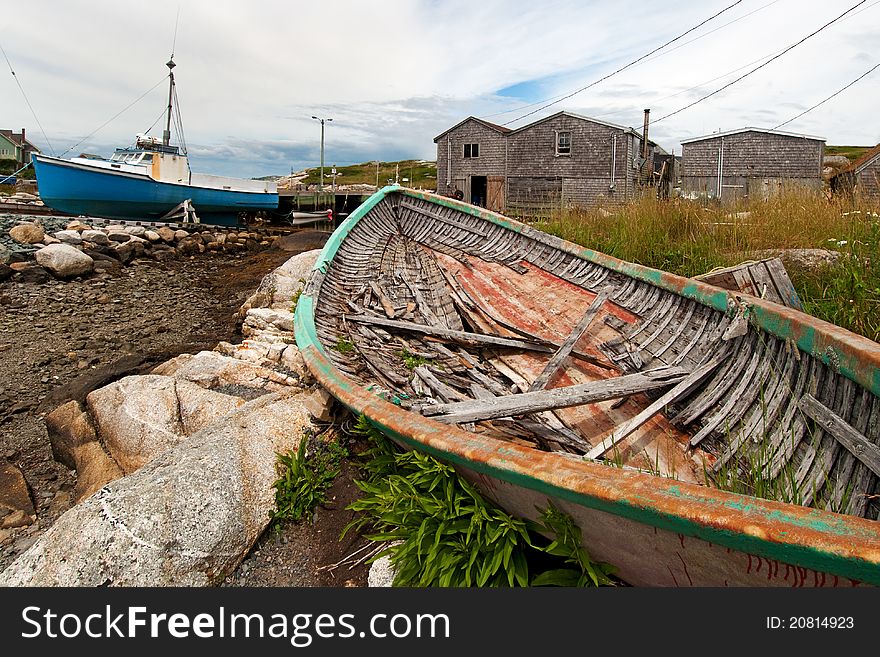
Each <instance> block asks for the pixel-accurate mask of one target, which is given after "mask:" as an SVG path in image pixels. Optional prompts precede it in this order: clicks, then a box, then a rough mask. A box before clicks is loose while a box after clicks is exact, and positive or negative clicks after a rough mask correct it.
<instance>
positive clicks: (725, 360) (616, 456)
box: [297, 187, 880, 583]
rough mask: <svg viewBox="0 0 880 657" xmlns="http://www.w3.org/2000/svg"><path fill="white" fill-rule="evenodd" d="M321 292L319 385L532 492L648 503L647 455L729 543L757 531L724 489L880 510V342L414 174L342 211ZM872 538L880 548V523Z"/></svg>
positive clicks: (789, 502)
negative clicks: (443, 191)
mask: <svg viewBox="0 0 880 657" xmlns="http://www.w3.org/2000/svg"><path fill="white" fill-rule="evenodd" d="M304 297H305V298H306V302H305V303H302V302H301V303H300V304H299V305H298V309H297V341H298V343H299V344H300V348H301V349H302V352H303V355H304V357H305V358H306V362H307V364H308V365H309V367H310V368H311V369H312V371H313V372H314V373H315V375H316V376H317V378H318V379H319V381H320V382H321V383H322V384H323V385H325V386H326V387H327V388H328V389H329V390H330V391H331V392H332V393H333V394H334V395H336V396H337V397H339V398H340V399H341V400H342V401H343V402H344V403H346V404H348V405H349V406H350V407H351V408H353V409H354V410H355V411H357V412H364V413H365V414H366V415H367V417H368V418H370V419H371V420H372V421H373V422H374V423H375V424H377V425H378V426H380V427H381V428H384V429H385V430H387V431H388V432H389V433H390V434H392V435H394V436H396V437H397V438H398V439H399V440H400V441H401V442H402V444H405V445H407V446H411V447H421V448H424V449H428V450H429V451H430V450H434V451H435V452H438V453H440V454H443V455H445V456H447V457H448V458H450V460H451V461H452V462H454V463H456V464H457V465H458V466H459V467H461V468H462V469H464V470H465V471H466V472H469V473H470V474H471V475H472V476H473V477H476V478H477V479H479V480H481V481H482V479H481V477H482V478H483V479H485V481H483V483H484V484H486V482H491V483H488V484H486V485H487V487H488V488H489V489H490V494H496V495H497V496H499V497H502V498H504V499H505V500H507V502H508V503H509V504H511V505H515V504H516V503H517V502H515V501H514V500H519V498H520V497H523V496H524V495H525V494H524V493H514V492H511V491H509V490H508V488H509V487H510V486H514V487H519V488H522V481H523V480H527V481H529V482H531V484H530V485H529V486H526V487H525V488H529V490H530V492H529V495H538V497H540V496H541V495H544V496H545V497H547V496H548V495H551V493H552V494H553V495H556V496H560V495H561V499H574V498H578V499H580V498H579V497H578V496H580V495H581V493H580V492H576V491H580V490H581V489H582V488H590V487H592V486H599V487H600V489H601V492H599V493H595V496H594V497H595V499H594V497H589V496H588V497H589V500H591V501H590V502H584V503H583V504H585V505H586V506H587V507H589V506H590V504H594V505H595V506H596V508H602V509H605V508H612V507H613V508H617V505H622V507H621V508H622V509H630V511H626V510H624V511H621V513H622V514H623V515H624V516H626V515H627V514H630V515H632V514H633V513H635V512H631V507H632V505H633V504H635V505H636V506H637V507H638V508H642V506H641V505H643V504H644V500H642V499H639V500H638V501H637V500H635V499H626V500H623V499H619V498H618V497H614V496H612V495H611V493H610V492H608V491H610V490H612V489H614V490H616V489H617V487H620V486H622V487H624V488H625V487H626V486H629V485H630V482H631V481H635V480H631V477H632V476H634V475H633V473H634V472H637V471H641V472H642V473H650V474H649V475H640V476H647V477H648V478H647V479H645V480H644V481H645V482H646V483H645V484H644V485H646V486H648V485H649V486H650V487H661V488H662V487H663V486H665V485H666V484H660V483H658V482H674V483H675V484H679V483H680V484H682V485H685V486H688V487H689V488H687V490H689V491H692V492H691V493H688V495H690V496H691V497H693V498H694V499H696V498H697V497H700V498H701V499H702V497H701V496H707V497H706V498H705V499H706V500H707V501H705V502H704V503H701V504H705V505H707V506H705V507H701V506H700V505H699V504H696V502H693V501H691V502H688V503H685V502H684V501H683V500H678V499H673V497H674V495H673V493H672V492H669V493H668V495H667V493H664V494H663V496H661V497H663V500H662V504H661V501H659V500H655V502H654V505H653V506H652V505H650V504H649V505H648V507H649V510H645V511H644V512H645V513H647V514H648V515H651V514H652V513H654V512H655V511H656V510H657V509H659V508H660V507H661V506H663V505H664V504H665V505H670V508H671V509H672V510H671V511H670V510H668V509H667V510H666V511H664V512H663V513H671V514H672V516H673V517H679V516H681V517H682V518H685V517H686V518H687V519H688V520H687V521H686V522H685V521H682V522H683V525H682V526H684V525H687V526H689V527H690V526H691V525H690V523H693V524H694V526H698V527H700V529H699V530H696V529H692V530H689V531H692V535H694V536H702V537H706V536H711V537H713V539H716V540H717V542H718V543H719V544H720V545H728V547H730V546H731V540H732V539H730V536H734V535H739V534H737V531H735V530H734V529H731V528H730V527H727V528H726V529H724V532H732V533H729V534H725V536H727V538H724V537H721V538H720V539H719V538H718V537H716V536H715V533H716V532H718V531H721V530H719V529H718V526H722V525H724V524H725V523H732V525H734V526H737V525H738V523H739V522H740V521H739V520H737V519H735V518H733V517H732V516H731V517H728V516H724V517H725V520H723V521H722V520H718V519H717V518H714V519H713V514H715V515H717V514H718V513H720V512H721V510H722V509H726V508H727V507H726V506H725V505H726V504H738V502H733V501H731V500H734V499H739V498H735V497H724V495H723V494H721V493H713V492H710V491H713V490H715V489H716V488H718V487H726V488H732V489H733V490H734V492H736V493H741V494H745V495H763V496H766V497H772V498H774V499H775V500H776V501H777V502H782V503H784V506H783V508H785V509H786V511H787V513H792V514H795V515H797V514H798V513H815V512H816V511H815V509H820V510H821V512H822V513H828V512H837V513H840V514H849V515H851V516H859V517H861V518H866V519H870V520H873V521H876V519H877V516H878V511H880V503H878V497H880V488H878V486H880V477H878V473H877V472H876V467H875V466H876V461H875V457H874V455H875V453H877V451H878V450H877V445H878V442H880V401H878V396H877V395H878V392H880V367H878V365H880V347H878V345H876V344H875V343H873V342H871V341H869V340H867V339H865V338H861V337H859V336H855V335H852V334H850V333H848V332H846V331H844V330H842V329H840V328H838V327H834V326H832V325H829V324H826V323H823V322H820V321H819V320H816V319H815V318H811V317H809V316H807V315H804V314H803V313H800V312H798V311H797V310H794V309H792V308H787V307H784V306H782V305H777V304H775V303H772V302H769V301H767V300H763V299H758V298H752V297H746V296H744V295H735V294H733V293H731V294H728V293H727V292H725V291H724V290H722V289H720V288H717V287H714V286H712V285H708V284H706V283H702V282H698V281H695V280H692V279H683V278H680V277H677V276H673V275H671V274H667V273H664V272H658V271H656V270H651V269H648V268H645V267H641V266H639V265H635V264H632V263H625V262H622V261H619V260H616V259H614V258H611V257H609V256H606V255H603V254H601V253H597V252H594V251H590V250H589V249H585V248H582V247H577V246H575V245H572V244H569V243H567V242H564V241H563V240H561V239H558V238H555V237H552V236H550V235H547V234H545V233H542V232H540V231H538V230H535V229H534V228H532V227H530V226H528V225H524V224H520V223H518V222H515V221H513V220H510V219H508V218H506V217H502V216H500V215H497V214H494V213H491V212H487V211H485V210H482V209H479V208H475V207H473V206H469V205H466V204H464V203H460V202H457V201H453V200H451V199H446V198H441V197H437V196H434V195H431V194H427V193H424V192H414V191H412V190H405V189H402V188H399V187H390V188H386V189H384V190H381V191H380V192H378V193H377V194H376V195H375V196H374V197H372V198H371V199H370V200H369V201H367V202H366V203H365V204H364V205H363V206H362V207H361V208H360V209H359V210H358V211H357V212H356V213H354V214H353V215H352V217H350V218H349V220H347V221H346V222H345V224H343V226H342V227H340V229H339V230H338V231H337V233H336V234H335V235H334V238H333V239H331V240H330V242H328V245H327V246H326V247H325V250H324V253H323V254H322V257H321V258H320V259H319V264H318V265H317V268H316V271H315V273H314V275H313V277H312V278H311V280H310V281H309V284H308V286H307V288H306V291H305V294H304ZM340 345H344V347H345V348H341V347H340ZM365 391H369V392H365ZM377 393H378V394H377ZM364 395H365V396H364ZM383 400H384V401H383ZM387 402H390V403H387ZM505 446H507V447H505ZM505 450H508V451H505ZM500 455H507V456H500ZM514 457H515V458H514ZM520 459H522V462H520ZM514 462H515V463H516V464H518V465H516V467H514V465H512V464H513V463H514ZM597 464H604V465H599V466H598V467H600V470H598V471H597V470H596V467H597ZM609 466H614V467H609ZM514 470H515V472H514ZM563 473H564V474H565V476H564V477H563ZM578 473H580V474H578ZM560 477H563V478H562V479H560ZM637 481H640V482H641V481H642V480H641V479H637ZM499 482H500V483H499ZM601 482H606V484H607V485H606V484H602V483H601ZM647 482H651V483H650V484H649V483H647ZM691 487H692V488H691ZM566 490H569V491H570V493H569V494H568V496H566V495H567V494H566V493H565V492H564V491H566ZM658 490H659V489H658ZM663 490H666V489H665V488H663ZM669 490H670V491H671V490H672V489H669ZM675 490H678V491H680V490H681V489H675ZM499 491H500V492H499ZM536 491H543V492H540V493H538V492H536ZM694 491H705V492H694ZM630 492H632V491H630ZM658 494H659V493H658ZM677 494H678V493H676V495H677ZM606 495H608V496H611V497H610V498H609V499H611V501H609V499H605V497H604V496H606ZM639 495H643V493H640V494H639ZM716 495H719V496H720V497H717V498H716V497H715V496H716ZM670 496H671V497H670ZM508 497H509V499H508ZM526 497H527V496H526ZM624 497H625V496H624ZM636 497H639V496H638V495H636ZM600 498H601V500H604V501H597V500H600ZM689 499H690V498H689ZM719 500H721V501H719ZM502 504H503V502H502ZM692 504H693V505H695V506H694V507H693V508H691V507H690V505H692ZM713 504H714V505H715V506H714V507H713ZM806 504H809V505H811V506H812V507H814V509H812V510H810V511H807V510H806V509H804V510H803V511H793V510H792V509H795V508H803V505H806ZM771 506H772V505H771ZM655 507H656V508H655ZM750 508H751V507H750ZM754 508H755V509H758V510H759V511H760V512H759V511H754V513H758V515H760V516H761V518H760V521H759V520H756V519H755V518H752V517H749V522H751V523H752V524H753V525H754V526H756V527H758V526H760V527H761V530H760V531H762V532H765V533H766V535H767V536H770V535H773V534H774V525H773V523H774V522H775V521H774V520H773V518H774V517H776V516H774V515H773V513H771V511H769V510H768V511H766V513H765V509H764V507H762V506H761V504H758V505H757V506H756V507H754ZM768 508H769V507H768ZM657 512H658V513H659V511H657ZM529 513H532V514H533V509H525V511H524V514H525V515H529ZM640 513H642V512H641V511H639V512H638V513H635V515H639V514H640ZM725 513H726V512H725ZM761 514H764V515H761ZM588 515H589V514H588ZM722 515H723V514H722ZM664 522H665V521H664ZM743 522H744V521H743ZM792 522H794V521H792ZM848 522H849V521H848ZM851 522H857V521H856V519H853V520H851ZM858 522H863V521H861V520H859V521H858ZM755 523H757V524H755ZM761 523H765V524H766V527H764V526H763V525H761ZM648 524H649V525H651V523H648ZM662 524H663V523H661V522H660V521H659V520H658V521H656V522H655V523H654V524H653V528H654V530H655V533H656V530H657V528H658V527H659V526H661V525H662ZM673 524H675V523H673ZM716 525H717V526H716ZM874 525H876V522H875V523H874V524H873V525H872V527H874ZM846 526H847V528H849V525H846ZM858 528H859V531H866V530H864V527H862V526H861V525H858ZM740 530H741V532H745V531H746V530H745V528H744V527H740ZM634 531H635V530H634ZM785 531H786V532H788V534H787V535H788V536H793V535H794V534H791V532H792V531H795V530H794V529H792V528H791V527H788V528H787V529H786V530H785ZM798 531H800V530H798ZM867 533H868V535H869V538H870V541H876V546H877V552H876V553H872V554H874V557H872V559H875V561H880V556H878V555H880V534H878V533H877V530H876V529H873V528H872V529H871V530H870V531H868V532H867ZM795 534H797V532H796V531H795ZM743 535H744V536H745V534H743ZM658 540H659V539H658ZM743 540H744V542H745V544H749V545H751V543H752V542H754V541H753V540H752V539H751V538H744V539H743ZM787 540H788V539H787ZM823 540H824V539H823ZM828 540H831V539H828ZM725 541H727V543H725ZM870 541H869V542H870ZM712 542H713V541H709V542H708V543H707V544H711V543H712ZM776 542H777V543H778V541H776ZM784 542H785V541H783V543H784ZM600 543H601V541H600ZM733 543H736V541H735V540H734V541H733ZM759 543H760V541H759ZM871 544H872V545H873V543H871ZM740 547H742V546H740ZM759 547H760V548H761V549H764V548H766V549H767V550H768V551H769V553H774V550H777V549H778V548H777V547H775V543H774V547H767V546H764V545H763V543H761V545H760V546H759ZM801 547H802V546H801ZM706 549H708V548H706ZM828 549H831V548H828ZM600 551H601V549H600ZM793 551H796V549H795V548H793ZM783 552H784V550H783ZM612 562H614V561H613V560H612ZM875 565H876V564H875ZM679 566H680V564H678V565H676V566H675V567H676V568H678V567H679ZM703 567H704V568H705V573H704V574H705V579H704V580H703V581H706V582H714V583H718V582H717V581H716V580H717V572H720V571H717V572H716V574H715V575H713V574H711V573H709V571H710V570H711V568H710V567H709V566H705V564H704V566H703ZM873 567H874V566H873V565H872V568H873ZM633 568H635V570H636V571H639V572H642V571H643V570H644V569H641V568H640V567H637V566H633ZM669 569H670V570H669V572H675V571H674V569H672V566H671V565H670V566H669ZM693 569H697V566H693ZM722 570H723V569H722ZM844 570H846V568H843V570H841V571H840V572H843V571H844ZM728 574H729V573H728ZM642 575H644V573H642ZM642 575H639V576H635V580H638V579H639V577H641V576H642ZM874 575H876V576H877V582H878V583H880V570H878V571H877V572H876V573H874ZM645 576H646V577H647V575H645ZM690 576H691V577H693V573H691V574H690ZM650 577H656V578H659V579H658V581H660V580H663V578H665V577H667V576H666V574H662V573H661V574H658V573H653V574H652V575H651V576H650ZM650 577H649V579H650ZM857 579H858V578H857ZM735 580H737V578H733V580H729V581H735ZM743 581H749V578H748V577H744V578H743Z"/></svg>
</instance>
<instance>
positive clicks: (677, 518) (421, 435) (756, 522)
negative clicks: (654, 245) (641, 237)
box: [294, 185, 880, 585]
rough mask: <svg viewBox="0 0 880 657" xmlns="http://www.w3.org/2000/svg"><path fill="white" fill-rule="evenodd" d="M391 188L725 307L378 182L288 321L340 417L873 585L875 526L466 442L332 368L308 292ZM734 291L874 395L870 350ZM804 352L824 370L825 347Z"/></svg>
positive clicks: (653, 275) (718, 305) (694, 288)
mask: <svg viewBox="0 0 880 657" xmlns="http://www.w3.org/2000/svg"><path fill="white" fill-rule="evenodd" d="M395 193H402V194H404V195H408V196H411V197H414V198H420V199H422V200H426V201H429V202H432V203H439V204H441V205H445V206H446V207H450V208H454V209H457V210H460V211H463V212H466V213H468V214H471V215H474V216H476V217H479V218H483V219H486V220H489V221H491V222H493V223H496V224H498V225H501V226H502V227H505V228H508V229H510V230H515V231H517V232H520V233H522V234H524V235H526V236H529V237H533V238H537V239H539V240H540V241H541V242H542V243H544V244H547V245H548V246H554V247H556V248H560V249H563V250H565V251H567V252H568V253H571V254H573V255H576V256H578V257H581V258H584V259H587V260H589V261H591V262H594V263H596V264H599V265H601V266H604V267H608V268H610V269H612V270H614V271H618V272H621V273H623V274H626V275H630V276H634V277H636V278H638V279H639V280H644V281H646V282H649V283H651V284H653V285H656V286H658V287H660V288H662V289H665V290H668V291H671V292H673V293H676V294H680V295H682V296H685V297H687V298H691V299H694V300H696V301H698V302H700V303H702V304H704V305H708V306H710V307H712V308H715V309H716V310H719V311H725V312H726V311H727V308H728V297H729V293H728V291H726V290H723V289H721V288H717V287H715V286H712V285H710V284H707V283H701V282H699V281H695V280H692V279H687V278H683V277H680V276H676V275H674V274H669V273H667V272H661V271H658V270H655V269H651V268H648V267H644V266H642V265H637V264H634V263H627V262H624V261H621V260H618V259H616V258H613V257H611V256H607V255H605V254H602V253H599V252H596V251H592V250H590V249H587V248H584V247H580V246H578V245H574V244H571V243H569V242H566V241H565V240H562V239H561V238H558V237H554V236H551V235H547V234H545V233H541V232H540V231H537V230H536V229H534V228H532V227H530V226H527V225H525V224H522V223H520V222H517V221H515V220H512V219H509V218H507V217H504V216H502V215H498V214H496V213H492V212H489V211H486V210H482V209H480V208H475V207H473V206H469V205H467V204H464V203H459V202H457V201H455V200H452V199H446V198H443V197H438V196H436V195H434V194H428V193H424V192H418V191H415V190H409V189H405V188H402V187H400V186H397V185H393V186H388V187H385V188H383V189H381V190H379V191H377V192H376V193H375V194H373V195H372V196H371V197H370V198H369V199H367V200H366V201H365V202H364V203H363V204H362V205H361V206H360V207H359V208H358V209H357V210H356V211H355V212H354V213H352V214H351V215H350V216H349V217H348V218H347V219H346V221H344V222H343V223H342V224H341V225H340V227H339V228H338V229H337V230H336V231H335V232H334V234H333V235H332V236H331V237H330V239H329V240H328V242H327V243H326V244H325V246H324V248H323V250H322V251H321V254H320V255H319V257H318V260H317V262H316V263H315V266H314V271H316V272H319V273H318V274H317V278H316V279H313V281H310V284H309V285H308V286H307V288H306V290H305V291H304V292H303V294H302V295H301V297H300V299H299V301H298V303H297V309H296V314H295V320H294V322H295V335H296V341H297V344H298V346H299V348H300V350H301V352H302V354H303V357H304V359H305V361H306V364H307V365H308V367H309V369H310V370H311V371H312V373H313V374H314V375H315V377H316V378H317V379H318V381H319V383H320V384H321V385H322V386H324V387H325V388H327V389H328V391H329V392H331V394H333V396H334V397H336V398H337V399H339V400H340V401H341V402H342V403H343V404H345V405H346V406H347V407H349V408H350V409H351V410H352V411H354V412H356V413H363V414H364V415H365V416H366V417H367V418H368V419H370V420H371V421H372V422H373V423H374V424H375V425H377V426H378V427H379V428H380V429H382V430H383V431H386V432H388V433H389V434H391V435H392V436H394V437H395V438H396V439H398V440H399V441H401V442H403V443H404V444H406V445H409V446H410V447H413V448H418V449H421V450H424V451H426V452H428V453H431V454H433V455H435V456H437V457H439V458H442V459H444V460H447V461H450V462H452V463H454V464H457V465H460V466H463V467H466V468H469V469H471V470H473V471H475V472H478V473H482V474H485V475H489V476H492V477H495V478H497V479H500V480H502V481H507V482H509V483H511V484H514V485H518V486H522V487H525V488H528V489H531V490H534V491H538V492H541V493H544V494H547V495H550V496H554V497H557V498H559V499H564V500H568V501H570V502H574V503H576V504H579V505H581V506H584V507H587V508H591V509H597V510H601V511H606V512H608V513H611V514H614V515H618V516H622V517H626V518H629V519H632V520H634V521H637V522H639V523H643V524H647V525H649V526H652V527H656V528H658V529H664V530H667V531H670V532H676V533H680V534H684V535H688V536H694V537H697V538H700V539H703V540H706V541H708V542H710V543H713V544H717V545H722V546H725V547H728V548H731V549H734V550H737V551H741V552H745V553H751V554H756V555H760V556H764V557H769V558H772V559H777V560H779V561H782V562H786V563H791V564H794V565H799V566H802V567H807V568H811V569H813V570H816V571H820V572H829V573H833V574H836V575H839V576H841V577H848V578H850V579H853V580H858V581H861V582H865V583H871V584H876V585H880V525H878V524H877V521H872V520H867V519H864V518H859V517H855V516H847V515H843V514H838V513H833V512H830V511H823V510H820V509H814V508H809V507H802V506H798V505H794V504H787V503H782V502H774V501H769V500H763V499H760V498H755V497H750V496H747V495H740V494H736V493H730V492H727V491H723V490H719V489H714V488H709V487H705V486H699V485H697V484H688V483H684V482H680V481H676V480H673V479H666V478H662V477H658V476H655V475H652V474H646V473H641V472H636V471H630V470H626V469H620V468H613V467H612V466H609V465H605V464H601V463H597V462H589V461H586V460H577V459H572V458H563V457H561V456H559V455H554V454H552V453H550V452H542V451H540V450H536V449H532V448H528V447H523V446H519V445H515V444H511V443H508V442H505V441H503V440H500V439H497V438H491V437H487V436H478V435H475V434H473V433H470V432H466V431H464V430H462V429H459V428H458V427H452V426H449V425H446V424H442V423H439V422H437V421H435V420H432V419H430V418H428V417H423V416H421V415H419V414H416V413H413V412H410V411H407V410H404V409H402V408H400V407H399V406H397V405H395V404H393V403H391V402H389V401H386V400H385V399H383V398H381V397H379V396H378V395H377V394H375V392H372V391H370V389H369V388H364V387H363V386H361V385H360V384H358V383H357V382H355V381H353V380H352V379H350V378H348V377H347V376H346V375H345V374H344V373H342V372H341V371H340V370H338V369H337V368H336V367H335V366H334V365H333V363H332V362H331V361H330V359H329V357H328V355H327V353H326V351H325V350H324V348H323V345H322V344H321V342H320V340H319V339H318V336H317V330H316V327H315V321H314V319H315V318H314V310H315V296H317V294H318V293H319V292H320V287H321V282H322V278H323V275H324V274H326V273H327V271H328V267H329V264H330V262H331V261H332V259H333V257H334V256H335V255H336V252H337V251H338V249H339V246H340V244H341V243H342V241H343V240H344V239H345V237H346V236H347V234H348V233H349V232H350V231H351V229H352V228H353V227H354V226H355V225H356V224H357V223H358V222H359V221H360V220H361V219H362V218H363V217H364V216H366V215H367V214H368V213H369V211H370V210H372V209H373V208H374V207H375V206H376V205H377V204H378V203H379V202H381V201H382V200H383V199H385V198H386V197H387V196H389V195H391V194H395ZM736 296H741V297H742V298H743V300H744V301H745V302H746V303H747V304H748V305H749V307H750V308H752V309H753V310H754V312H753V313H752V317H751V321H752V322H753V323H755V324H756V325H757V326H759V327H760V328H762V329H764V330H766V331H767V332H768V333H771V334H773V335H776V336H777V337H781V338H783V339H790V340H794V341H795V342H796V343H797V345H798V347H800V348H801V349H802V350H804V351H807V353H813V352H812V347H813V346H815V345H820V346H823V345H824V346H826V347H827V346H831V347H832V349H835V348H836V349H839V350H840V351H841V355H840V356H838V358H839V362H840V364H841V367H840V370H839V371H841V373H843V374H845V375H846V376H848V377H849V378H851V379H853V380H854V381H855V382H856V383H858V384H859V385H861V386H862V387H865V388H867V389H868V390H870V391H871V392H872V393H873V394H875V395H876V394H877V389H878V388H880V375H878V367H877V365H876V361H877V359H878V353H877V352H878V349H877V345H876V344H875V343H873V342H871V341H870V340H867V338H863V337H861V336H856V335H854V334H852V333H850V332H849V331H846V330H845V329H841V328H839V327H836V326H834V325H832V324H829V323H827V322H822V321H821V320H818V319H816V318H812V317H810V316H808V315H805V314H804V313H801V312H800V311H796V310H793V309H789V308H786V307H783V306H778V305H777V304H774V303H772V302H768V301H764V300H762V299H758V298H756V297H751V296H749V295H745V294H743V295H736ZM803 344H807V345H809V347H808V349H803ZM867 347H871V349H872V350H873V352H874V353H873V354H871V358H870V359H869V360H870V363H869V364H868V365H866V366H865V367H864V368H861V367H851V368H850V369H849V370H848V371H847V370H845V369H844V364H847V363H849V362H850V360H849V359H850V358H855V357H856V356H857V355H862V351H864V350H865V349H866V348H867ZM832 353H833V352H832ZM814 355H815V356H816V357H818V358H821V359H822V360H823V362H825V363H826V364H830V362H829V361H830V360H831V357H829V353H828V352H827V349H821V350H819V352H818V353H815V354H814ZM859 379H862V380H859ZM866 384H867V385H866Z"/></svg>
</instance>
